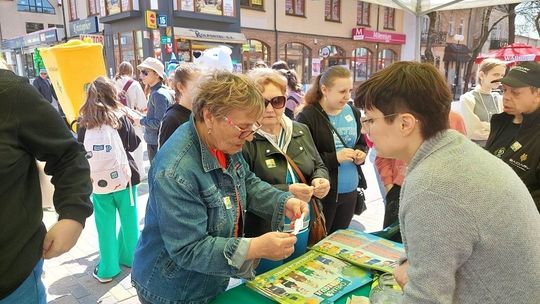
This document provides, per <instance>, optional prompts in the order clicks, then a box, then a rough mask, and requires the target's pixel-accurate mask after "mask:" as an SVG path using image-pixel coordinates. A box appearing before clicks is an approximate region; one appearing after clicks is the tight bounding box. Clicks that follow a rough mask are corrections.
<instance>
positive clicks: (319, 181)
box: [242, 68, 330, 274]
mask: <svg viewBox="0 0 540 304" xmlns="http://www.w3.org/2000/svg"><path fill="white" fill-rule="evenodd" d="M248 76H249V77H250V78H251V79H253V80H254V81H255V82H256V83H257V84H259V85H260V87H261V91H262V95H263V98H264V99H265V104H266V108H265V111H264V113H263V117H262V119H261V120H260V122H261V128H260V129H259V130H258V131H257V132H256V133H255V136H254V138H253V140H252V141H250V142H246V143H245V144H244V148H243V150H242V151H243V155H244V159H245V160H246V162H247V163H248V165H249V168H250V170H251V171H252V172H253V173H255V175H257V176H258V177H259V178H261V179H262V180H264V181H266V182H268V183H269V184H271V185H273V186H274V187H276V188H278V189H280V190H283V191H289V192H291V193H292V194H294V196H295V197H296V198H299V199H301V200H303V201H309V200H310V199H311V197H312V196H315V197H316V198H319V199H322V198H323V197H325V196H326V194H327V193H328V191H329V190H330V182H329V181H328V170H327V169H326V167H325V166H324V163H323V162H322V160H321V157H320V156H319V153H318V152H317V149H316V148H315V144H314V143H313V139H312V137H311V133H310V132H309V129H308V128H307V126H305V125H303V124H301V123H298V122H295V121H292V120H291V119H290V118H288V117H287V116H286V115H284V111H285V103H286V97H285V95H286V91H287V79H286V78H285V77H284V76H282V75H281V74H280V73H279V72H278V71H276V70H273V69H270V68H266V69H263V68H260V69H255V70H252V71H251V72H250V73H249V74H248ZM283 153H284V154H287V156H288V157H290V158H291V159H292V160H293V161H294V162H295V164H296V165H297V166H298V168H299V169H300V170H301V171H302V174H303V175H304V177H305V178H306V180H307V181H308V182H309V183H310V184H309V185H306V184H304V183H302V182H300V179H299V177H298V175H297V174H296V173H295V171H294V169H293V168H292V167H291V165H290V164H289V163H288V162H287V159H286V158H285V156H284V155H283ZM271 226H272V225H271V222H270V221H267V220H264V219H263V218H261V217H260V216H258V215H257V214H255V213H252V212H248V213H247V214H246V226H245V233H246V236H248V237H257V236H260V235H262V234H264V233H267V232H269V231H271ZM308 226H309V218H305V219H304V227H302V228H303V230H301V233H299V234H298V235H297V237H298V241H297V242H296V245H295V250H294V254H292V255H291V256H290V257H288V258H287V259H285V260H280V261H270V260H261V263H260V264H259V266H258V267H257V273H258V274H259V273H263V272H266V271H267V270H270V269H272V268H275V267H277V266H279V265H281V264H283V262H286V261H288V260H290V259H294V258H296V257H298V256H300V255H302V254H304V253H305V252H306V248H307V241H308V235H309V231H308Z"/></svg>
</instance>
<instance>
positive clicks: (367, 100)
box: [0, 58, 540, 304]
mask: <svg viewBox="0 0 540 304" xmlns="http://www.w3.org/2000/svg"><path fill="white" fill-rule="evenodd" d="M0 64H1V63H0ZM507 70H508V71H507ZM136 71H137V73H136V72H135V69H134V68H133V66H132V65H131V64H130V63H128V62H122V63H121V64H120V65H119V67H118V74H117V75H116V76H115V77H114V79H112V80H111V79H108V78H106V77H98V78H96V79H95V80H94V81H93V82H92V83H91V84H90V85H89V86H88V90H87V96H86V101H85V103H84V104H83V106H82V107H81V109H80V112H79V118H78V120H77V136H76V138H75V137H74V136H73V134H72V133H71V132H70V130H69V128H68V125H67V124H66V123H65V121H64V120H63V119H62V113H61V112H58V111H61V108H60V109H59V110H58V111H55V109H54V108H53V107H52V106H51V103H52V101H54V100H55V99H56V97H54V96H55V95H54V89H53V86H52V85H51V83H50V82H49V81H48V80H47V78H46V71H43V72H44V73H41V74H42V75H40V77H38V78H40V80H36V81H35V82H34V85H35V87H36V88H37V89H38V90H39V91H38V90H36V89H34V88H33V87H32V86H31V85H30V84H29V83H28V82H27V81H26V80H25V79H24V78H22V77H18V76H16V75H15V74H14V73H12V72H11V71H9V70H8V69H7V67H6V66H5V65H0V99H1V100H3V101H4V103H5V111H4V112H3V114H2V116H4V119H3V120H2V121H5V122H7V123H3V124H0V132H1V134H2V138H4V140H3V141H2V144H1V145H2V146H1V147H2V149H0V154H1V155H2V156H4V157H3V158H2V159H3V165H2V167H3V168H4V169H3V170H2V172H3V173H2V176H3V177H5V178H4V179H3V180H5V181H6V182H5V183H4V185H3V186H2V190H1V191H0V195H1V197H2V198H3V203H2V207H1V210H2V212H0V219H1V220H2V223H4V224H5V225H4V226H5V229H3V230H5V231H6V233H2V234H1V235H0V240H1V241H3V242H2V244H3V246H2V249H1V250H0V273H3V274H4V273H8V272H9V273H13V275H10V278H9V279H6V280H1V281H0V304H7V303H10V304H11V303H15V302H21V301H22V302H23V303H45V291H44V286H43V283H42V282H41V280H40V274H41V271H42V267H43V260H44V259H48V258H51V257H55V256H58V255H60V254H62V253H64V252H66V251H68V250H69V249H70V248H71V247H72V246H73V245H74V244H75V242H76V240H77V238H78V236H79V235H80V233H81V231H82V229H83V227H84V223H85V219H86V218H87V217H89V216H90V215H91V213H92V210H93V212H94V214H95V222H96V227H97V232H98V241H99V254H100V260H99V263H98V264H97V265H95V268H94V271H93V275H94V277H95V278H96V279H97V280H98V281H99V282H101V283H107V282H110V281H112V280H113V278H114V277H115V276H117V275H118V274H119V273H120V271H121V268H120V266H121V265H124V266H127V267H130V268H131V277H132V284H133V286H134V287H135V289H136V290H137V294H138V297H139V300H140V301H141V303H210V302H211V301H212V300H213V299H214V298H215V297H216V296H218V295H219V294H220V293H222V292H224V291H225V289H226V288H227V286H228V283H229V279H230V278H231V277H237V278H242V279H247V280H249V279H252V278H253V277H254V276H255V275H257V274H260V273H263V272H265V271H268V270H270V269H273V268H275V267H277V266H279V265H281V264H283V263H284V262H287V261H289V260H291V259H294V258H296V257H298V256H300V255H302V254H304V253H305V252H306V251H307V249H308V248H307V247H308V235H309V233H310V228H311V225H312V224H313V216H310V214H311V213H312V211H313V208H314V207H317V208H319V207H321V208H322V212H323V214H324V218H325V223H326V227H325V228H326V230H327V232H328V233H332V232H334V231H336V230H339V229H346V228H348V227H349V225H350V223H351V220H352V218H353V215H354V214H355V213H357V214H358V213H360V212H361V210H362V208H364V207H365V206H364V198H363V194H362V189H365V188H366V187H367V181H366V178H365V176H364V174H363V170H362V166H363V165H364V163H365V161H366V157H367V155H368V151H369V148H368V146H371V145H373V147H375V148H376V153H375V152H374V150H373V151H371V152H372V153H371V154H373V156H375V155H376V158H375V165H376V171H377V173H378V174H379V176H380V177H381V179H380V181H379V182H380V183H381V185H380V186H381V189H382V190H381V192H382V195H383V198H384V200H385V201H386V202H387V204H388V205H387V206H390V203H389V202H393V205H392V206H393V207H392V208H393V209H392V210H389V209H388V208H387V209H386V211H387V213H389V214H390V213H392V214H393V216H392V217H388V218H387V217H385V221H384V227H386V226H389V225H390V224H393V223H394V224H396V223H398V224H399V227H400V228H401V232H400V234H399V237H398V241H402V242H403V244H404V247H405V255H404V256H403V257H402V258H401V259H400V265H399V266H398V267H397V268H396V271H395V277H396V280H397V281H398V283H399V284H400V285H401V286H402V289H403V294H404V298H403V303H483V302H493V303H509V302H515V303H531V304H532V303H537V302H538V301H539V300H540V294H539V291H540V283H539V281H538V280H537V278H538V277H539V276H540V267H538V265H540V245H538V244H537V243H536V242H533V241H531V240H534V239H535V237H537V236H538V235H539V234H540V213H539V210H540V144H538V140H536V136H537V135H540V134H539V132H540V131H539V130H540V64H538V63H534V62H525V63H520V64H517V65H516V66H514V67H511V68H510V69H508V67H507V66H506V64H505V63H504V62H502V61H498V60H492V59H489V60H485V61H484V62H483V63H482V64H480V66H479V70H478V86H477V88H475V89H474V90H473V91H471V92H468V93H466V94H464V95H463V96H462V97H461V98H460V101H459V103H460V104H461V111H460V113H456V112H453V111H451V110H450V108H451V103H452V96H451V93H450V89H449V87H448V85H447V83H446V80H445V79H444V77H443V76H442V75H441V74H440V72H439V71H438V70H437V69H436V68H435V67H433V66H432V65H430V64H427V63H416V62H406V61H403V62H397V63H394V64H392V65H390V66H389V67H387V68H385V69H383V70H381V71H379V72H377V73H375V74H373V75H372V77H370V78H369V79H368V80H366V81H365V82H363V83H361V84H360V85H359V86H358V87H356V88H355V87H354V83H353V80H352V75H351V72H350V71H349V70H348V69H347V68H345V67H342V66H332V67H328V68H327V69H326V70H324V71H322V73H321V74H320V75H318V76H317V77H315V78H314V79H313V81H312V83H311V85H310V87H309V89H308V90H307V92H306V93H305V94H304V92H303V90H302V89H301V86H300V81H299V79H298V77H297V75H296V73H295V71H294V69H290V68H289V66H288V65H287V63H286V62H284V61H278V62H275V63H274V64H273V65H272V66H271V67H267V66H266V64H264V63H262V62H261V63H258V64H257V65H256V66H255V67H254V68H253V69H252V70H250V71H249V72H248V73H246V74H235V73H231V72H227V71H208V70H205V69H203V68H201V67H199V66H197V65H195V64H192V63H180V64H179V65H178V67H176V68H175V69H174V70H173V71H172V73H171V74H170V75H167V74H166V73H165V68H164V65H163V64H162V63H161V61H159V60H157V59H155V58H146V59H145V60H144V61H143V62H142V63H141V64H140V65H138V66H137V67H136ZM138 77H140V78H141V80H142V83H140V82H139V81H138V79H137V78H138ZM500 85H502V88H503V89H502V92H503V93H502V95H500V94H499V93H496V92H494V89H496V88H498V87H499V86H500ZM40 93H41V95H40ZM28 108H33V109H36V110H39V113H40V115H33V114H32V113H31V112H28V111H26V110H25V109H28ZM59 113H60V115H59ZM45 121H46V123H47V124H51V123H52V126H53V127H54V128H52V129H51V128H42V127H41V126H42V125H43V124H44V123H45ZM77 141H78V142H77ZM143 143H146V150H147V153H148V159H149V160H150V163H151V167H150V170H149V172H148V175H147V176H146V173H145V170H144V166H143V150H144V146H143ZM36 160H39V161H44V162H45V163H46V165H45V172H46V173H47V174H49V175H52V176H53V178H52V182H53V184H54V185H55V194H54V206H55V209H56V211H57V212H58V214H59V221H58V223H57V224H56V225H55V226H53V227H52V228H51V229H49V231H46V229H45V227H44V225H43V223H42V222H41V219H42V210H41V201H40V200H41V198H40V195H39V180H38V177H37V169H36ZM8 176H9V178H7V177H8ZM13 177H17V178H13ZM145 178H147V179H148V185H149V197H148V203H147V208H146V212H145V217H144V228H143V229H142V231H139V228H138V215H137V185H138V184H139V183H140V182H141V180H142V179H145ZM20 181H24V182H22V183H21V182H20ZM90 198H92V200H91V201H90ZM92 206H93V208H92ZM117 214H118V215H119V219H120V229H119V231H117V228H116V227H117V224H116V219H117ZM298 219H303V221H297V220H298ZM295 225H301V226H302V227H295ZM384 227H383V228H384ZM295 228H296V229H295ZM293 230H297V231H299V233H297V234H293V233H292V231H293ZM516 282H519V283H516ZM516 284H518V285H519V286H517V285H516Z"/></svg>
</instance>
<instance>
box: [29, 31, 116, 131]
mask: <svg viewBox="0 0 540 304" xmlns="http://www.w3.org/2000/svg"><path fill="white" fill-rule="evenodd" d="M39 51H40V54H41V57H42V58H43V63H44V64H45V67H46V68H47V72H48V74H49V78H50V80H51V83H52V84H53V87H54V90H55V91H56V95H57V96H58V102H59V103H60V105H61V106H62V109H63V110H64V113H65V114H66V119H67V121H68V122H69V123H70V124H71V123H72V122H73V121H75V120H76V119H77V117H78V116H79V109H80V108H81V106H82V105H83V104H84V102H85V100H86V90H87V87H88V85H89V84H90V83H91V82H92V81H94V80H95V79H96V78H97V77H98V76H107V72H106V69H105V61H104V60H103V45H101V44H99V43H92V42H86V41H81V40H70V41H68V42H66V43H63V44H59V45H55V46H53V47H49V48H40V49H39Z"/></svg>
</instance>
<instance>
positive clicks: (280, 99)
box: [264, 96, 287, 109]
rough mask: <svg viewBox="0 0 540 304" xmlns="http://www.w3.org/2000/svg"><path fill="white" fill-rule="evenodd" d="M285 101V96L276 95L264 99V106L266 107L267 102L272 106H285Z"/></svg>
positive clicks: (279, 107) (276, 107) (275, 107)
mask: <svg viewBox="0 0 540 304" xmlns="http://www.w3.org/2000/svg"><path fill="white" fill-rule="evenodd" d="M286 101H287V98H286V97H285V96H276V97H274V98H272V99H270V100H268V99H264V107H265V108H266V107H267V106H268V104H271V105H272V108H274V109H281V108H283V107H284V106H285V102H286Z"/></svg>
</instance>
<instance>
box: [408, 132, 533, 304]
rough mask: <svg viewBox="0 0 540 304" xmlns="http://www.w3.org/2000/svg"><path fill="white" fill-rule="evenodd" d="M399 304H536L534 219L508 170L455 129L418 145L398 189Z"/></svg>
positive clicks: (528, 199)
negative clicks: (402, 265) (402, 276)
mask: <svg viewBox="0 0 540 304" xmlns="http://www.w3.org/2000/svg"><path fill="white" fill-rule="evenodd" d="M399 220H400V222H401V233H402V236H403V243H404V245H405V250H406V254H407V258H408V260H409V268H408V271H407V274H408V276H409V282H408V283H407V285H405V289H404V294H405V296H404V302H403V303H417V304H418V303H474V304H477V303H531V304H533V303H534V304H538V303H540V242H539V239H538V236H539V235H540V215H539V213H538V211H537V209H536V207H535V205H534V202H533V200H532V198H531V196H530V194H529V191H527V188H526V187H525V186H524V185H523V183H522V182H521V180H520V179H519V177H518V176H517V175H516V174H515V173H514V171H513V170H512V169H511V168H510V167H509V166H508V165H507V164H505V163H503V162H502V161H501V160H500V159H498V158H496V157H495V156H493V155H491V154H490V153H488V152H487V151H485V150H483V149H482V148H480V147H479V146H477V145H476V144H474V143H473V142H471V141H470V140H468V139H467V138H466V137H464V136H463V135H461V134H459V133H458V132H455V131H452V130H447V131H444V132H441V133H439V134H438V135H436V136H435V137H434V138H432V139H429V140H426V141H425V142H424V143H423V144H422V145H421V146H420V148H419V149H418V151H417V152H416V154H415V155H414V157H413V159H412V161H411V162H410V164H409V168H408V171H407V175H406V177H405V183H404V184H403V187H402V190H401V206H400V210H399Z"/></svg>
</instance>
